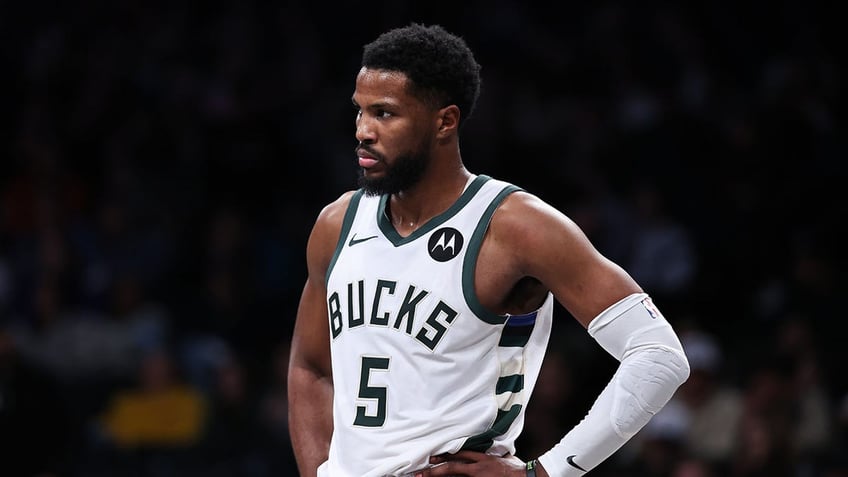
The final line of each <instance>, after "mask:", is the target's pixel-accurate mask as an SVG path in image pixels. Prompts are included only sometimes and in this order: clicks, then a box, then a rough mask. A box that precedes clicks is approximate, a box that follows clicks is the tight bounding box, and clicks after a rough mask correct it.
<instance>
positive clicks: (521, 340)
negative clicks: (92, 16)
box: [498, 335, 530, 348]
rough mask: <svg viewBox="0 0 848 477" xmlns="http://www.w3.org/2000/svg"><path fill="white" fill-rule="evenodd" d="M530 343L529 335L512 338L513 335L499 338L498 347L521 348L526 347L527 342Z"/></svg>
mask: <svg viewBox="0 0 848 477" xmlns="http://www.w3.org/2000/svg"><path fill="white" fill-rule="evenodd" d="M528 341H530V335H525V336H513V335H503V336H501V341H500V343H498V346H503V347H505V348H523V347H524V346H526V345H527V342H528Z"/></svg>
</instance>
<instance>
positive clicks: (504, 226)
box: [492, 192, 689, 476]
mask: <svg viewBox="0 0 848 477" xmlns="http://www.w3.org/2000/svg"><path fill="white" fill-rule="evenodd" d="M492 233H493V234H496V236H498V237H500V238H501V240H502V241H504V243H505V244H507V247H504V250H509V251H511V252H509V253H510V254H511V256H509V257H508V258H507V259H508V260H510V262H511V263H513V266H514V268H515V269H516V270H517V271H518V273H519V274H520V275H522V276H530V277H534V278H536V279H538V280H539V281H540V282H542V283H543V284H544V285H545V286H546V287H547V288H548V289H550V290H551V291H552V292H553V294H554V296H555V297H556V299H557V300H558V301H559V302H560V303H561V304H562V305H563V306H564V307H565V308H566V309H567V310H568V311H569V312H570V313H571V314H572V315H573V316H574V318H576V319H577V321H579V322H580V323H581V324H582V325H583V326H584V327H586V328H587V330H588V332H589V334H590V335H591V336H592V337H593V338H594V339H595V340H596V341H597V342H598V343H599V344H600V345H601V346H602V347H603V348H604V349H605V350H606V351H607V352H608V353H610V354H611V355H612V356H613V357H615V358H616V359H617V360H618V361H619V362H620V364H619V367H618V369H617V371H616V373H615V374H614V375H613V377H612V378H611V380H610V382H609V384H608V385H607V387H606V388H605V389H604V390H603V391H602V392H601V394H600V395H599V396H598V398H597V400H596V401H595V403H594V405H593V406H592V408H591V409H590V410H589V412H588V413H587V415H586V417H585V418H584V419H583V420H582V421H581V422H580V423H579V424H578V425H577V426H575V427H574V429H572V430H571V431H570V432H568V433H567V434H566V435H565V436H564V437H563V439H562V440H561V441H560V443H559V444H557V445H556V446H555V447H554V448H553V449H551V450H550V451H548V452H547V453H545V454H544V455H542V456H540V457H539V462H540V463H541V465H540V466H539V468H538V469H537V470H536V472H537V475H540V476H544V475H547V474H549V475H554V476H580V475H583V474H585V473H586V472H588V471H589V470H591V469H593V468H594V467H596V466H597V465H598V464H600V463H601V462H603V461H604V460H606V459H607V458H608V457H609V456H610V455H612V454H613V453H614V452H615V451H616V450H618V449H619V448H620V447H621V446H622V445H624V443H625V442H627V441H628V440H629V439H630V438H631V437H633V435H635V434H636V433H637V432H638V431H639V430H640V429H641V428H642V427H643V426H644V425H645V424H647V423H648V421H649V420H650V419H651V418H652V417H653V415H654V414H656V412H658V411H659V410H660V409H661V408H662V407H663V406H665V404H666V403H667V402H668V400H669V399H670V398H671V397H672V395H673V394H674V392H675V391H676V390H677V388H678V387H679V386H680V385H681V384H683V382H685V381H686V379H687V378H688V376H689V363H688V361H687V359H686V355H685V354H684V352H683V347H682V346H681V344H680V340H679V339H678V337H677V334H676V333H675V331H674V330H673V328H672V327H671V325H670V324H669V322H668V321H666V319H665V317H663V315H662V313H660V312H659V309H658V308H657V307H656V306H654V305H653V303H652V302H651V299H650V297H649V296H648V295H647V294H646V293H645V292H644V291H643V290H642V288H641V287H640V286H639V284H638V283H636V281H635V280H634V279H633V278H632V277H631V276H630V275H629V274H628V273H627V272H626V271H625V270H624V269H623V268H622V267H620V266H619V265H617V264H616V263H614V262H612V261H611V260H609V259H607V258H606V257H604V256H603V255H602V254H601V253H600V252H599V251H598V250H597V249H596V248H595V247H594V246H593V244H592V243H591V242H590V241H589V239H588V238H587V237H586V235H585V234H584V233H583V231H582V230H581V229H580V228H579V226H578V225H577V224H576V223H574V222H573V221H572V220H571V219H570V218H568V217H567V216H565V215H564V214H563V213H561V212H560V211H558V210H556V209H555V208H553V207H552V206H550V205H549V204H547V203H545V202H544V201H542V200H540V199H539V198H538V197H536V196H534V195H532V194H528V193H525V192H517V193H514V194H512V195H510V196H509V197H508V198H507V199H506V200H505V201H504V203H503V205H502V206H501V208H500V209H499V210H498V212H497V213H496V214H495V217H494V218H493V222H492Z"/></svg>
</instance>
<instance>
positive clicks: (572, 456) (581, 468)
mask: <svg viewBox="0 0 848 477" xmlns="http://www.w3.org/2000/svg"><path fill="white" fill-rule="evenodd" d="M575 457H577V454H574V455H570V456H568V457H566V458H565V460H566V461H567V462H568V464H569V465H570V466H572V467H574V468H575V469H580V470H582V471H583V472H588V471H587V470H586V469H584V468H583V467H580V466H579V465H577V464H576V463H575V462H574V458H575Z"/></svg>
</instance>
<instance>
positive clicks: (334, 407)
mask: <svg viewBox="0 0 848 477" xmlns="http://www.w3.org/2000/svg"><path fill="white" fill-rule="evenodd" d="M479 89H480V67H479V65H478V64H477V62H476V60H475V59H474V56H473V54H472V52H471V51H470V49H469V48H468V46H467V45H466V44H465V42H464V41H463V40H462V39H461V38H459V37H457V36H454V35H452V34H450V33H448V32H447V31H445V30H444V29H443V28H442V27H440V26H438V25H436V26H424V25H419V24H411V25H409V26H407V27H405V28H399V29H395V30H391V31H388V32H386V33H384V34H383V35H381V36H380V37H379V38H377V39H376V40H375V41H374V42H373V43H370V44H368V45H366V46H365V48H364V52H363V57H362V68H361V69H360V70H359V73H358V75H357V77H356V88H355V91H354V93H353V104H354V108H355V109H356V139H357V141H358V142H359V144H358V146H357V147H356V154H357V156H358V158H359V166H360V168H361V171H362V176H361V180H360V185H361V188H360V189H359V190H356V191H349V192H347V193H345V194H343V195H342V196H341V197H340V198H339V199H337V200H336V201H335V202H333V203H331V204H329V205H328V206H326V207H325V208H324V209H323V210H322V211H321V213H320V214H319V217H318V219H317V221H316V223H315V225H314V228H313V230H312V233H311V235H310V238H309V243H308V245H307V252H306V255H307V266H308V278H307V281H306V285H305V287H304V290H303V294H302V297H301V302H300V305H299V309H298V314H297V323H296V325H295V331H294V336H293V339H292V354H291V365H290V370H289V394H290V406H291V407H290V410H289V413H290V419H291V422H290V426H291V434H292V443H293V446H294V450H295V454H296V456H297V461H298V467H299V470H300V473H301V475H304V476H315V475H318V476H332V477H339V476H401V475H415V476H440V475H467V476H492V475H512V476H524V475H535V476H547V475H552V476H572V475H583V474H585V473H586V472H587V471H589V470H591V469H592V468H593V467H595V466H597V465H598V464H599V463H600V462H602V461H603V460H605V459H606V458H607V457H609V456H610V455H611V454H612V453H613V452H615V451H616V450H617V449H618V448H619V447H621V446H622V445H623V444H624V443H625V442H626V441H627V440H628V439H629V438H630V437H631V436H633V435H634V434H635V433H636V432H637V431H638V430H639V429H640V428H641V427H642V426H643V425H644V424H645V423H647V421H648V420H649V419H650V417H651V416H652V415H653V414H654V413H656V412H657V411H658V410H659V409H660V408H661V407H662V406H663V405H665V403H666V402H667V401H668V400H669V398H670V397H671V396H672V394H673V393H674V391H675V390H676V389H677V387H678V386H679V385H680V384H681V383H683V382H684V381H685V380H686V378H687V377H688V373H689V367H688V363H687V360H686V357H685V355H684V353H683V350H682V348H681V346H680V342H679V340H678V339H677V336H676V334H675V333H674V331H673V330H672V328H671V327H670V326H669V324H668V322H666V321H665V319H664V318H663V316H662V315H661V314H660V312H659V311H658V310H657V308H656V307H654V306H653V305H652V304H651V301H650V299H649V298H648V296H647V294H645V293H644V292H643V291H642V289H641V288H640V287H639V286H638V285H637V283H635V281H634V280H633V279H632V278H631V277H630V276H629V275H628V274H627V273H626V272H625V271H624V270H622V269H621V268H620V267H618V266H617V265H615V264H614V263H612V262H610V261H609V260H607V259H606V258H604V257H603V256H602V255H601V254H600V253H599V252H598V251H597V250H596V249H595V248H594V247H593V246H592V244H590V242H589V241H588V240H587V238H586V236H585V235H584V234H583V232H582V231H581V230H580V229H579V228H578V227H577V225H576V224H575V223H574V222H572V221H571V220H570V219H569V218H567V217H566V216H564V215H563V214H562V213H560V212H558V211H557V210H555V209H554V208H552V207H551V206H549V205H548V204H546V203H545V202H543V201H542V200H540V199H539V198H537V197H535V196H534V195H532V194H530V193H528V192H525V191H523V190H521V189H519V188H518V187H515V186H512V185H510V184H507V183H504V182H501V181H498V180H495V179H492V178H490V177H488V176H485V175H475V174H472V173H471V172H469V171H468V170H467V169H465V167H464V166H463V162H462V158H461V155H460V149H459V132H460V126H461V125H462V124H464V121H466V120H467V119H468V117H469V116H470V115H471V113H472V112H473V110H474V105H475V102H476V100H477V97H478V96H479ZM554 298H555V299H556V300H558V301H559V302H560V303H561V304H562V305H563V306H564V307H565V308H566V309H567V310H568V311H569V312H570V314H572V315H573V316H574V317H575V318H576V319H577V320H578V321H579V322H580V323H581V324H582V325H583V326H585V327H587V328H588V331H589V333H590V335H592V336H593V337H594V338H595V339H596V340H597V341H598V342H599V343H600V345H601V346H603V347H604V349H606V350H607V351H608V352H610V353H611V354H612V355H613V356H615V357H616V358H617V359H618V360H620V361H621V364H620V367H619V369H618V371H617V372H616V373H615V375H614V377H612V380H611V381H610V384H609V385H608V386H607V388H606V389H605V390H604V391H603V392H602V393H601V394H600V396H599V397H598V400H597V402H596V403H595V404H594V406H593V407H592V409H591V410H589V412H588V414H587V415H586V418H585V419H584V420H583V421H582V422H581V423H580V424H579V425H577V426H576V427H575V428H574V429H572V430H571V431H570V432H568V434H566V435H565V437H564V438H563V440H562V441H561V442H560V443H559V444H558V445H557V446H555V447H554V448H553V449H551V450H550V451H549V452H547V453H545V454H544V455H542V456H539V457H538V460H536V459H532V460H530V461H529V462H528V463H526V464H525V463H523V462H522V461H521V460H520V459H518V458H517V457H516V456H515V452H516V449H515V445H514V442H515V439H516V438H517V436H518V435H519V433H520V432H521V429H522V426H523V420H524V411H525V409H526V406H527V403H528V400H529V398H530V395H531V393H532V391H533V386H534V385H535V381H536V378H537V376H538V372H539V368H540V366H541V363H542V359H543V356H544V352H545V348H546V346H547V343H548V338H549V335H550V329H551V315H552V309H553V299H554Z"/></svg>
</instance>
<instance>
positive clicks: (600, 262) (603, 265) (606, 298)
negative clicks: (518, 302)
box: [478, 192, 642, 328]
mask: <svg viewBox="0 0 848 477" xmlns="http://www.w3.org/2000/svg"><path fill="white" fill-rule="evenodd" d="M483 254H486V256H488V257H492V258H494V257H497V258H498V260H497V262H498V263H501V264H503V265H502V270H500V273H501V274H503V275H505V276H508V277H509V278H508V282H510V283H515V282H517V281H518V280H520V279H522V278H524V277H532V278H534V279H536V280H538V281H539V282H541V283H542V284H543V285H544V287H545V288H547V289H549V290H551V292H553V294H554V296H555V297H556V299H557V301H559V303H560V304H562V305H563V306H564V307H565V308H566V309H567V310H568V311H569V312H570V313H571V315H572V316H574V318H576V319H577V321H579V322H580V323H581V324H582V325H583V327H584V328H585V327H588V326H589V322H590V321H592V319H594V318H595V317H596V316H598V314H600V313H601V312H602V311H604V310H605V309H606V308H607V307H609V306H610V305H612V304H613V303H615V302H617V301H618V300H620V299H621V298H624V297H625V296H627V295H630V294H632V293H639V292H642V289H641V288H640V287H639V285H638V284H637V283H636V282H635V281H634V280H633V278H631V277H630V275H629V274H628V273H627V272H626V271H624V270H623V269H622V268H621V267H620V266H618V265H617V264H615V263H613V262H612V261H610V260H609V259H607V258H606V257H604V256H603V255H601V253H599V252H598V251H597V250H596V249H595V247H594V246H593V245H592V244H591V243H590V242H589V239H588V238H587V237H586V235H585V234H584V233H583V231H582V230H581V229H580V228H579V227H578V226H577V224H575V223H574V222H573V221H572V220H571V219H569V218H568V217H567V216H565V215H564V214H562V213H561V212H560V211H558V210H556V209H554V208H553V207H551V206H550V205H549V204H547V203H545V202H543V201H542V200H540V199H539V198H537V197H536V196H533V195H531V194H528V193H525V192H516V193H514V194H511V195H510V196H508V197H507V198H506V199H505V200H504V202H503V204H502V205H501V207H499V208H498V210H497V212H496V213H495V215H494V217H493V219H492V223H491V225H490V227H489V235H488V236H487V238H486V241H485V242H484V244H483V249H482V250H481V260H480V261H481V262H484V260H486V259H485V258H484V257H482V255H483ZM479 278H480V277H479V275H478V279H479ZM484 279H485V277H484ZM478 283H479V280H478ZM495 289H496V290H499V287H496V288H495ZM478 293H479V294H481V295H485V294H486V290H479V289H478ZM491 302H492V303H494V302H496V300H494V299H493V300H491ZM493 311H497V312H500V311H501V310H493ZM523 311H524V312H527V311H531V310H523Z"/></svg>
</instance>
